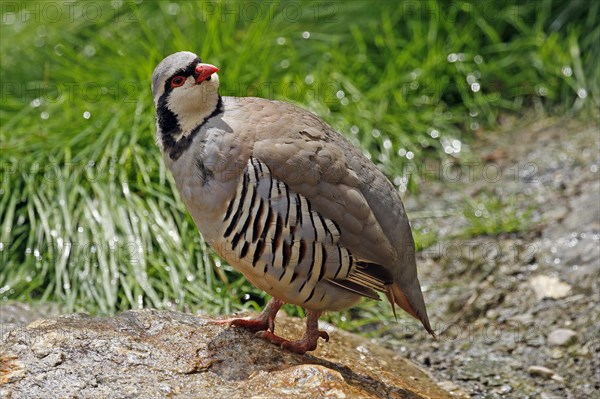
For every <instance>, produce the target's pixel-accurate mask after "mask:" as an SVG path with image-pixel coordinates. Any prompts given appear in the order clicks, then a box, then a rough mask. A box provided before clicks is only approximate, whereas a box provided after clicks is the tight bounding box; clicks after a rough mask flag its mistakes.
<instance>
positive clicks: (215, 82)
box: [152, 51, 435, 354]
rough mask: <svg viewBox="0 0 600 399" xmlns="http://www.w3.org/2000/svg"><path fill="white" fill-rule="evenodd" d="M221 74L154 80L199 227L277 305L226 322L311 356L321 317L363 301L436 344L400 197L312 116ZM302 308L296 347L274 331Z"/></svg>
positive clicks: (156, 76)
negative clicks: (290, 309) (242, 92)
mask: <svg viewBox="0 0 600 399" xmlns="http://www.w3.org/2000/svg"><path fill="white" fill-rule="evenodd" d="M217 72H219V68H218V67H216V66H214V65H212V64H207V63H203V62H202V60H201V59H200V58H199V57H198V56H197V55H196V54H194V53H192V52H189V51H180V52H177V53H174V54H171V55H169V56H167V57H166V58H164V59H163V60H162V61H161V62H160V63H159V64H158V65H157V66H156V68H155V69H154V72H153V75H152V96H153V101H154V106H155V108H156V129H157V133H156V139H157V145H158V147H159V148H160V150H161V153H162V158H163V160H164V163H165V165H166V166H167V167H168V169H169V170H170V171H171V173H172V175H173V177H174V180H175V183H176V187H177V189H178V191H179V193H180V196H181V198H182V200H183V202H184V204H185V206H186V208H187V210H188V211H189V213H190V215H191V217H192V219H193V220H194V223H195V224H196V226H197V228H198V230H199V232H200V233H201V235H202V237H203V238H204V240H205V242H206V243H208V244H209V245H210V246H211V247H212V248H213V250H215V252H216V253H217V254H219V255H220V256H221V257H222V258H223V259H224V260H225V261H227V262H228V263H229V264H230V265H231V266H233V267H234V268H235V269H236V270H238V271H239V272H241V273H242V274H243V275H244V276H245V278H246V279H247V280H249V281H250V283H252V284H253V285H254V286H256V287H258V288H259V289H261V290H263V291H265V292H266V293H267V294H269V295H270V296H271V297H272V298H271V300H270V301H269V302H268V303H267V304H266V306H265V307H264V309H263V310H262V312H261V313H260V314H259V315H258V316H257V317H254V318H231V319H226V320H225V321H224V322H226V323H227V324H228V325H230V326H235V327H243V328H247V329H249V330H251V331H253V332H255V334H256V336H258V337H261V338H263V339H266V340H267V341H270V342H272V343H274V344H277V345H280V346H281V347H283V348H285V349H288V350H290V351H292V352H295V353H298V354H304V353H306V352H307V351H313V350H315V349H316V348H317V346H318V340H319V338H322V339H324V340H325V341H328V340H329V335H328V334H327V332H325V331H320V330H319V328H318V320H319V318H320V316H321V315H322V313H323V312H326V311H341V310H344V309H348V308H350V307H352V306H354V305H356V304H357V303H358V302H359V300H360V299H361V298H362V297H366V298H371V299H374V300H379V299H380V297H379V294H378V293H379V292H381V293H384V294H385V296H386V297H387V299H388V300H389V302H390V303H391V306H392V310H393V312H394V316H395V315H396V310H395V306H396V305H397V306H399V307H400V308H401V309H403V310H404V311H406V312H407V313H408V314H410V315H411V316H413V317H414V318H416V319H417V320H419V321H420V322H421V323H422V325H423V326H424V328H425V329H426V330H427V331H428V332H429V333H430V334H431V335H433V336H434V337H435V333H434V331H433V329H432V328H431V325H430V323H429V318H428V316H427V310H426V307H425V302H424V299H423V294H422V291H421V286H420V283H419V279H418V276H417V266H416V260H415V245H414V240H413V236H412V231H411V227H410V223H409V220H408V218H407V215H406V212H405V209H404V206H403V204H402V201H401V198H400V195H399V193H398V191H397V190H396V189H395V188H394V186H393V185H392V184H391V183H390V181H389V180H388V179H387V178H386V177H385V175H384V174H383V173H382V172H381V171H380V170H379V169H378V168H377V167H376V166H375V165H374V164H373V163H372V162H371V161H370V160H369V159H368V158H367V156H365V155H364V153H363V152H362V151H361V150H360V149H358V148H357V147H355V146H354V145H352V144H351V143H350V142H349V141H348V140H347V139H346V138H345V137H344V136H343V135H342V134H340V133H338V132H337V131H335V130H334V129H333V128H331V127H330V126H329V125H327V124H326V123H325V122H324V121H323V120H321V119H320V118H319V117H317V116H316V115H315V114H313V113H311V112H309V111H307V110H304V109H302V108H301V107H298V106H296V105H293V104H290V103H287V102H282V101H276V100H268V99H263V98H256V97H231V96H221V95H220V93H219V75H218V74H217ZM284 304H293V305H297V306H300V307H303V308H304V309H305V317H306V330H305V332H304V336H303V337H302V338H301V339H299V340H288V339H285V338H283V337H280V336H278V335H276V334H275V316H276V314H277V312H278V311H279V309H280V308H281V306H283V305H284Z"/></svg>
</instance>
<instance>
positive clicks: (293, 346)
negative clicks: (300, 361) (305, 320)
mask: <svg viewBox="0 0 600 399" xmlns="http://www.w3.org/2000/svg"><path fill="white" fill-rule="evenodd" d="M254 336H255V337H259V338H262V339H266V340H267V341H269V342H272V343H274V344H275V345H279V346H281V347H282V348H284V349H287V350H289V351H291V352H294V353H297V354H299V355H304V354H305V353H306V352H308V351H314V350H315V349H317V341H318V340H319V337H320V338H323V339H324V340H325V342H327V341H329V334H327V333H326V332H325V331H318V330H317V331H316V334H308V333H307V334H305V335H304V337H303V338H302V339H301V340H298V341H288V340H287V339H285V338H281V337H280V336H278V335H275V334H274V333H272V332H271V331H259V332H257V333H256V334H255V335H254Z"/></svg>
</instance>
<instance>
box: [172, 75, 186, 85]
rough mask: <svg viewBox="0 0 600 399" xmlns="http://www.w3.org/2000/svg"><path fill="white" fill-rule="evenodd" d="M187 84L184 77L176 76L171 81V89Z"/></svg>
mask: <svg viewBox="0 0 600 399" xmlns="http://www.w3.org/2000/svg"><path fill="white" fill-rule="evenodd" d="M184 83H185V78H184V77H183V76H175V77H174V78H173V79H171V87H179V86H181V85H183V84H184Z"/></svg>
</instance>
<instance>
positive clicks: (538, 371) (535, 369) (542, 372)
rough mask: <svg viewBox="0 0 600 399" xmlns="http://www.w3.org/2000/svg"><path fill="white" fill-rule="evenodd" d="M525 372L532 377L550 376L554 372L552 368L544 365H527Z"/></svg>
mask: <svg viewBox="0 0 600 399" xmlns="http://www.w3.org/2000/svg"><path fill="white" fill-rule="evenodd" d="M527 372H528V373H529V374H530V375H531V376H533V377H545V378H552V376H553V375H554V374H556V373H555V372H554V370H552V369H549V368H548V367H544V366H529V368H528V369H527Z"/></svg>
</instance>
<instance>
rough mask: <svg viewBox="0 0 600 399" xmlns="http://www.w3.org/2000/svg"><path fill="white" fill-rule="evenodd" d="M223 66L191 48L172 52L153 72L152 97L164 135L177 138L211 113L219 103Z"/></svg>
mask: <svg viewBox="0 0 600 399" xmlns="http://www.w3.org/2000/svg"><path fill="white" fill-rule="evenodd" d="M218 70H219V69H218V68H217V67H216V66H214V65H211V64H203V63H202V62H201V60H200V58H199V57H198V56H197V55H196V54H194V53H191V52H189V51H181V52H178V53H175V54H171V55H170V56H168V57H167V58H165V59H164V60H162V61H161V62H160V64H158V66H157V67H156V68H155V69H154V73H153V74H152V96H153V98H154V106H155V107H156V119H157V125H158V135H159V137H158V139H159V145H162V143H161V137H160V135H165V134H169V135H171V136H172V138H173V139H174V140H175V141H177V140H179V139H181V138H182V137H184V136H185V135H186V134H188V133H189V132H190V131H191V130H192V129H194V128H195V127H196V126H197V125H199V124H200V123H202V121H203V120H204V119H205V118H207V117H208V116H209V115H211V114H212V113H213V112H214V110H215V109H216V108H217V107H218V104H219V93H218V88H219V76H218V75H217V73H216V72H217V71H218Z"/></svg>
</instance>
